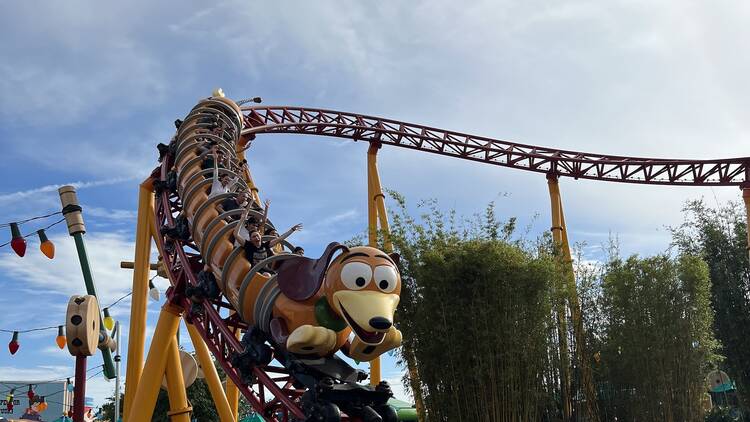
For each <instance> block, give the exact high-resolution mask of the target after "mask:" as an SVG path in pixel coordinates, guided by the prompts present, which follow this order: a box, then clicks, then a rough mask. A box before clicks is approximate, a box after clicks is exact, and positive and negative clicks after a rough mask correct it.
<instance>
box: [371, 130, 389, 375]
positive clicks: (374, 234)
mask: <svg viewBox="0 0 750 422" xmlns="http://www.w3.org/2000/svg"><path fill="white" fill-rule="evenodd" d="M378 148H379V145H377V144H373V143H370V148H369V149H368V150H367V233H368V244H369V246H371V247H373V248H377V247H378V208H377V201H376V200H375V198H376V196H377V195H378V194H380V195H382V194H383V192H380V190H379V189H378V191H376V190H375V189H376V183H377V186H378V187H379V185H380V179H379V177H378V167H377V161H376V157H377V153H378ZM386 218H387V216H386ZM380 380H381V375H380V356H378V357H376V358H375V359H373V360H371V361H370V385H372V386H375V385H378V384H379V383H380Z"/></svg>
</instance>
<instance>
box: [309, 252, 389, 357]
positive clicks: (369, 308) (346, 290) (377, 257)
mask: <svg viewBox="0 0 750 422" xmlns="http://www.w3.org/2000/svg"><path fill="white" fill-rule="evenodd" d="M397 260H398V255H395V254H392V255H386V254H385V253H383V252H381V251H380V250H378V249H375V248H371V247H369V246H358V247H356V248H351V249H349V250H348V251H345V252H344V253H342V254H341V255H339V256H338V257H336V259H335V260H334V261H333V262H332V263H331V265H330V266H329V267H328V271H327V272H326V276H325V281H324V282H323V289H324V292H325V295H326V299H327V300H328V303H329V304H330V305H331V307H332V308H333V309H334V310H335V311H336V313H338V314H339V315H340V316H341V317H342V318H343V319H344V320H345V321H346V323H347V324H348V325H349V326H350V327H351V328H352V330H353V331H354V334H355V335H356V336H357V337H359V339H360V340H362V342H364V343H367V344H372V345H377V344H380V343H382V342H383V338H384V337H385V333H386V332H387V331H388V330H389V329H390V328H391V326H392V325H393V314H394V313H395V312H396V306H398V301H399V294H401V277H400V276H399V273H398V267H397V266H396V261H397Z"/></svg>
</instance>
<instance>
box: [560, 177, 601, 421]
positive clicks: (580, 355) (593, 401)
mask: <svg viewBox="0 0 750 422" xmlns="http://www.w3.org/2000/svg"><path fill="white" fill-rule="evenodd" d="M547 180H548V182H547V183H548V186H549V191H550V200H551V203H552V239H553V241H554V242H555V245H556V246H557V247H558V248H560V252H561V253H562V260H563V265H565V268H564V269H565V271H566V276H565V282H564V289H565V295H564V297H565V298H566V299H567V300H568V301H569V306H570V310H571V318H572V320H573V321H572V322H573V335H574V337H575V344H576V348H575V355H576V359H577V360H578V366H579V368H580V371H581V378H582V380H581V381H582V382H581V384H582V385H583V390H584V395H585V397H586V414H587V416H588V418H587V420H589V421H592V422H598V421H599V415H598V413H599V408H598V405H597V396H596V390H595V388H594V378H593V374H592V373H591V364H590V362H589V359H588V356H587V354H586V352H585V350H584V347H585V341H586V340H585V338H586V336H585V335H584V327H583V318H582V317H581V305H580V302H579V301H578V292H577V289H576V280H575V273H574V270H573V257H572V255H571V252H570V243H569V242H568V229H567V227H566V225H565V212H564V211H563V205H562V196H561V195H560V186H559V184H558V182H557V177H554V176H548V177H547ZM563 306H564V305H563ZM560 316H561V315H560V313H559V312H558V318H559V317H560ZM564 316H565V314H564V308H563V314H562V317H563V319H562V320H561V322H562V323H561V328H560V331H562V332H563V333H565V335H564V338H565V341H564V343H563V341H562V340H561V342H560V349H561V355H564V356H565V367H564V372H565V379H566V380H567V384H566V386H565V388H566V390H567V394H564V396H565V397H567V400H566V401H564V405H565V406H564V407H563V410H564V411H565V410H567V411H568V412H571V410H572V409H570V405H571V403H570V391H571V387H570V369H569V368H570V367H569V366H568V364H567V363H568V362H569V357H568V350H569V349H568V339H567V332H568V331H567V322H566V321H565V319H564ZM563 345H564V346H565V348H564V350H563ZM563 352H564V353H563ZM561 360H562V356H561ZM569 415H570V413H566V420H570V416H569Z"/></svg>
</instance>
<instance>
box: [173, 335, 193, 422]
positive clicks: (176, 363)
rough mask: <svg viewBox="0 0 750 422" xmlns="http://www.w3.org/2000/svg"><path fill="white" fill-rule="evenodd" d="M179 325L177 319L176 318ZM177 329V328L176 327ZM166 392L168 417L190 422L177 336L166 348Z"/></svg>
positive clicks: (174, 420) (178, 421)
mask: <svg viewBox="0 0 750 422" xmlns="http://www.w3.org/2000/svg"><path fill="white" fill-rule="evenodd" d="M178 327H179V320H178ZM178 329H179V328H178ZM166 366H167V367H166V376H167V392H168V394H169V413H167V415H168V416H169V419H170V420H171V421H172V422H190V412H192V411H193V407H192V406H190V404H189V403H188V399H187V391H186V390H185V379H184V378H183V376H182V364H181V362H180V349H179V348H178V347H177V337H176V336H175V337H172V341H170V342H169V348H168V349H167V365H166Z"/></svg>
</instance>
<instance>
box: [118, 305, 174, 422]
mask: <svg viewBox="0 0 750 422" xmlns="http://www.w3.org/2000/svg"><path fill="white" fill-rule="evenodd" d="M181 312H182V310H181V309H180V308H179V307H177V306H175V305H171V304H169V303H167V304H165V305H164V306H163V307H162V308H161V312H160V313H159V321H158V322H157V323H156V329H155V330H154V336H153V338H152V339H151V347H149V349H148V357H147V358H146V365H145V366H144V367H143V374H145V375H144V376H143V377H142V378H141V380H140V382H139V383H138V388H137V389H136V393H135V397H134V398H133V404H134V405H133V407H132V408H131V409H130V414H129V416H128V419H127V422H148V421H150V420H151V416H152V415H153V413H154V405H156V398H157V397H158V395H159V387H160V385H161V380H162V376H163V375H164V371H165V370H166V366H167V356H168V355H169V354H168V353H167V352H168V351H169V347H168V346H169V343H170V342H172V341H176V340H175V336H176V335H177V327H178V326H179V325H180V314H181ZM128 364H129V363H128ZM131 388H132V387H131Z"/></svg>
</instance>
